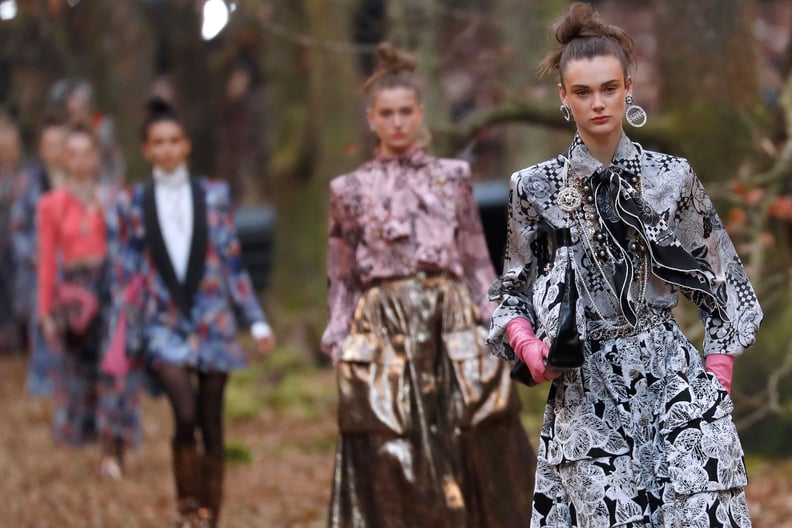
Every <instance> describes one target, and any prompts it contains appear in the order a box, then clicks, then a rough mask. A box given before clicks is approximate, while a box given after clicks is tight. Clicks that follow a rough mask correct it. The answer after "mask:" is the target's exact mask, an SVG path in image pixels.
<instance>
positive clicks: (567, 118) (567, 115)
mask: <svg viewBox="0 0 792 528" xmlns="http://www.w3.org/2000/svg"><path fill="white" fill-rule="evenodd" d="M558 109H559V110H561V115H562V116H563V117H564V121H566V122H567V123H569V122H570V121H571V120H572V112H571V111H570V110H569V107H568V106H567V105H565V104H562V105H561V106H560V107H559V108H558Z"/></svg>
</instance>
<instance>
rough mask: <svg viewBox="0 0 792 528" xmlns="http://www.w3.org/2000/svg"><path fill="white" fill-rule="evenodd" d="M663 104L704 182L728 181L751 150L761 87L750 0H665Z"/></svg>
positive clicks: (660, 24)
mask: <svg viewBox="0 0 792 528" xmlns="http://www.w3.org/2000/svg"><path fill="white" fill-rule="evenodd" d="M655 9H656V14H657V19H656V24H657V26H656V29H657V43H658V46H657V68H658V73H659V79H660V104H661V106H662V109H663V111H664V113H667V114H670V115H672V116H674V117H673V121H674V123H675V128H676V133H677V134H678V135H679V136H680V137H681V138H684V139H685V141H684V142H683V144H685V145H687V147H686V148H685V151H684V152H681V153H680V154H682V155H685V156H687V157H688V158H690V159H691V161H692V163H693V166H694V167H696V169H697V170H698V172H699V174H700V175H701V176H702V178H703V179H705V180H719V181H724V180H726V179H728V178H730V177H732V176H734V173H735V167H737V166H738V165H739V162H740V161H741V160H743V159H744V158H745V157H746V155H747V154H750V152H751V150H752V146H753V143H752V138H751V133H752V130H751V123H753V122H756V118H757V111H758V108H759V103H760V101H759V86H758V75H757V59H756V50H755V47H754V46H753V45H752V44H753V43H754V38H753V34H752V21H753V19H754V18H753V1H752V0H700V1H697V2H690V1H688V0H662V1H656V2H655Z"/></svg>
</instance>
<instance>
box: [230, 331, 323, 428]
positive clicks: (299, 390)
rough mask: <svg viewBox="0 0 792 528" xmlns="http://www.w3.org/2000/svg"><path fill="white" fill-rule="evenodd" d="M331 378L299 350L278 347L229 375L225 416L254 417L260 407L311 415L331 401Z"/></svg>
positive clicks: (319, 411) (303, 416) (293, 415)
mask: <svg viewBox="0 0 792 528" xmlns="http://www.w3.org/2000/svg"><path fill="white" fill-rule="evenodd" d="M333 380H334V378H333V377H332V376H328V372H327V369H326V368H321V367H317V366H316V365H314V364H312V363H309V362H307V361H306V360H305V354H303V353H302V352H301V351H300V350H297V349H295V348H293V347H289V346H283V347H279V348H278V349H277V350H275V351H274V352H273V353H272V354H271V355H270V356H269V357H268V358H267V359H265V360H263V361H260V362H257V363H256V364H254V365H253V366H252V367H251V368H249V369H248V370H245V371H242V372H239V373H235V374H234V375H233V376H232V377H231V380H230V382H229V384H228V387H227V388H226V402H225V414H226V418H227V419H229V420H249V419H255V418H256V417H257V416H259V414H260V412H261V410H262V409H263V408H264V407H266V408H269V409H271V410H274V411H277V412H280V413H285V414H288V415H290V416H292V417H298V418H311V417H315V416H317V415H319V414H323V413H326V412H328V410H329V409H330V408H332V406H333V405H334V403H335V399H336V392H335V390H336V389H335V383H334V382H333Z"/></svg>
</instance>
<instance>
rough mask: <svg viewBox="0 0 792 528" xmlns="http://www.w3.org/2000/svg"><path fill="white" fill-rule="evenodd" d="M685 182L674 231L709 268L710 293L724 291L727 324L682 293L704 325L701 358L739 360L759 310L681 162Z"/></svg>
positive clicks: (728, 244)
mask: <svg viewBox="0 0 792 528" xmlns="http://www.w3.org/2000/svg"><path fill="white" fill-rule="evenodd" d="M683 163H684V164H685V167H684V169H686V171H684V172H686V174H687V177H686V180H685V183H684V187H683V190H682V194H681V198H680V203H679V205H678V208H677V211H676V216H675V219H674V220H675V231H676V232H677V236H678V238H679V241H680V243H681V244H682V245H683V247H684V248H685V249H686V250H687V251H688V252H689V253H691V254H692V255H693V256H695V257H696V258H697V259H700V260H702V261H704V262H706V264H707V265H708V266H709V267H710V268H711V269H712V272H713V273H714V275H715V280H714V282H715V284H713V289H719V290H725V294H726V304H725V306H724V307H723V308H724V309H725V313H726V314H727V315H728V321H726V320H723V319H724V318H723V317H720V316H719V315H718V314H717V313H713V311H712V310H711V309H708V308H706V307H705V305H704V304H703V303H700V302H697V300H698V299H697V297H696V296H694V295H691V294H690V292H688V291H684V290H683V293H684V294H685V295H686V296H687V297H688V298H690V299H691V300H692V301H693V302H695V303H696V304H697V305H698V307H699V313H700V316H701V320H702V321H703V323H704V328H705V335H704V355H709V354H729V355H739V354H741V353H742V352H743V350H744V349H745V348H747V347H749V346H751V345H752V344H753V343H754V341H755V340H756V331H757V329H758V328H759V323H760V322H761V320H762V309H761V308H760V306H759V302H758V300H757V298H756V294H755V292H754V289H753V287H752V286H751V282H750V280H749V279H748V276H747V275H746V273H745V268H744V267H743V264H742V262H741V261H740V257H739V256H738V255H737V250H736V249H735V248H734V244H733V243H732V241H731V239H730V238H729V234H728V233H727V232H726V228H725V227H724V225H723V222H721V220H720V218H719V217H718V214H717V212H716V211H715V208H714V207H713V205H712V202H711V200H710V198H709V196H708V195H707V192H706V191H705V190H704V186H703V185H702V184H701V181H700V180H699V179H698V177H697V176H696V174H695V173H694V172H693V169H692V168H691V167H690V166H689V165H688V164H687V163H686V162H683Z"/></svg>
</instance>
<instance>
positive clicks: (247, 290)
mask: <svg viewBox="0 0 792 528" xmlns="http://www.w3.org/2000/svg"><path fill="white" fill-rule="evenodd" d="M212 185H213V186H214V188H213V190H212V192H213V193H214V195H215V199H214V200H213V202H214V205H213V206H214V207H216V208H217V213H218V216H219V217H220V222H221V225H220V236H219V237H218V240H219V247H218V248H217V252H218V254H219V256H220V259H221V262H222V264H223V271H224V274H225V277H226V283H227V284H228V290H229V293H230V295H231V300H232V302H233V303H234V306H235V308H236V311H237V313H240V314H242V316H243V318H244V319H245V322H246V323H247V324H248V325H250V328H251V333H252V334H253V337H255V338H256V339H259V338H263V337H266V336H268V335H269V334H270V333H271V331H270V328H269V325H268V324H267V318H266V317H265V316H264V311H263V310H262V309H261V305H260V304H259V301H258V298H257V297H256V290H255V289H254V288H253V282H252V281H251V280H250V276H249V275H248V272H247V270H246V269H245V266H244V265H243V264H242V250H241V246H240V244H239V238H238V237H237V232H236V226H235V225H234V215H233V209H232V207H231V196H230V191H229V188H228V185H226V184H225V183H213V184H212ZM207 202H208V200H207Z"/></svg>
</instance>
